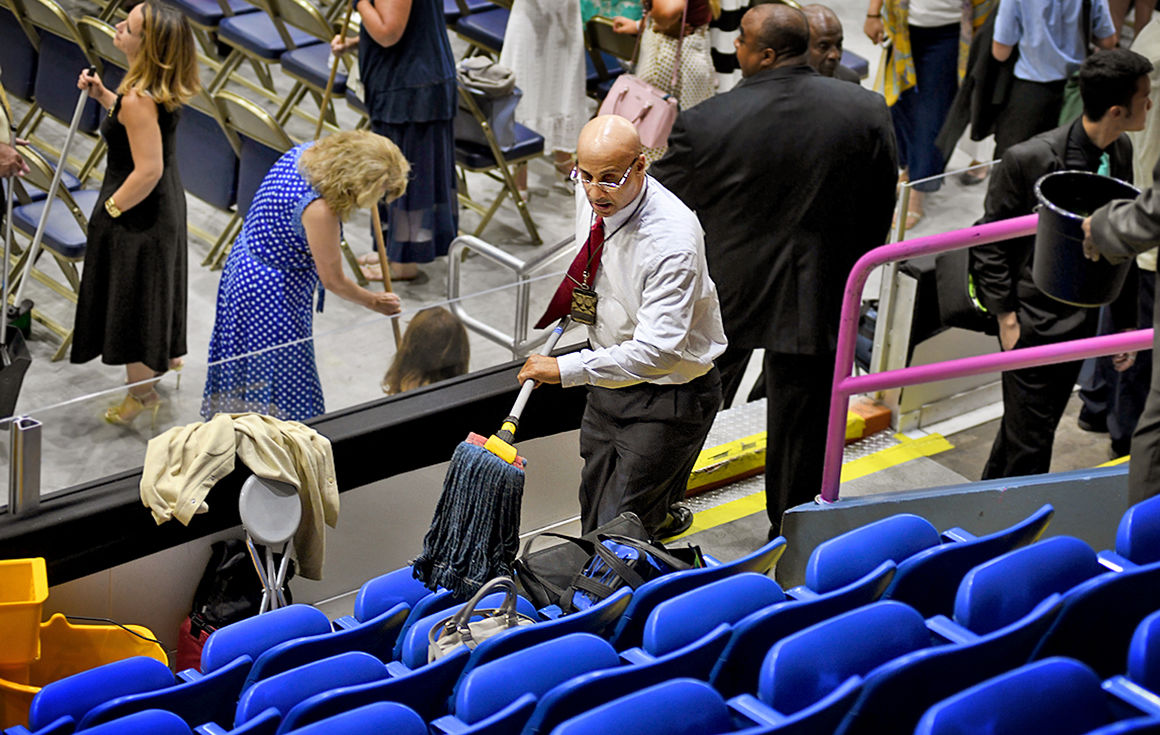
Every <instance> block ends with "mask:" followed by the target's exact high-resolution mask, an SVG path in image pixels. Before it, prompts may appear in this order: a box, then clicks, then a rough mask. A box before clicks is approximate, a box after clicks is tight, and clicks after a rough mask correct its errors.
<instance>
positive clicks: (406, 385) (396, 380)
mask: <svg viewBox="0 0 1160 735" xmlns="http://www.w3.org/2000/svg"><path fill="white" fill-rule="evenodd" d="M470 361H471V347H470V345H469V344H468V342H467V330H466V329H465V328H464V327H463V322H461V321H459V318H458V317H457V316H455V315H454V314H452V313H451V312H450V311H448V310H447V309H444V308H443V307H441V306H432V307H429V308H426V309H423V310H422V311H420V312H419V313H417V314H415V316H414V318H413V319H411V323H410V324H408V325H407V331H406V332H405V333H404V334H403V341H402V342H401V343H400V344H399V351H398V352H396V353H395V359H394V360H393V361H392V362H391V367H390V368H389V369H388V370H387V374H386V375H384V376H383V382H382V386H383V392H384V393H387V394H388V395H394V394H396V393H402V392H403V391H406V390H412V389H414V388H421V387H423V386H424V385H430V384H431V383H438V382H439V381H441V380H447V379H448V378H454V377H456V376H459V375H463V374H464V373H466V372H467V364H468V362H470Z"/></svg>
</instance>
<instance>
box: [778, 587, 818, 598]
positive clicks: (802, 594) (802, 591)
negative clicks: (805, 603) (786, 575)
mask: <svg viewBox="0 0 1160 735" xmlns="http://www.w3.org/2000/svg"><path fill="white" fill-rule="evenodd" d="M785 596H786V597H788V598H790V599H791V600H816V599H817V598H819V597H821V595H819V594H818V593H817V592H814V591H813V590H812V589H810V588H809V587H806V586H805V585H804V584H799V585H798V586H797V587H791V588H790V589H788V590H786V591H785Z"/></svg>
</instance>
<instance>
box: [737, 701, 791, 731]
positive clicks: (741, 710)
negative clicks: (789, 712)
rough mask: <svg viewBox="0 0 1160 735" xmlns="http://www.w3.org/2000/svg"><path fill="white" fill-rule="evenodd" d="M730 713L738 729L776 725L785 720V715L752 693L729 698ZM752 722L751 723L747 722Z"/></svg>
mask: <svg viewBox="0 0 1160 735" xmlns="http://www.w3.org/2000/svg"><path fill="white" fill-rule="evenodd" d="M726 704H728V705H729V710H730V714H731V715H732V716H733V719H734V720H735V721H736V723H737V725H738V728H739V729H744V728H747V727H753V726H755V725H756V726H770V725H778V724H780V723H782V722H784V721H785V719H786V718H785V715H783V714H781V713H780V712H778V711H777V710H775V709H773V708H771V707H770V706H769V705H767V704H765V703H764V702H762V701H761V700H760V699H758V698H757V697H755V696H753V695H752V694H740V695H738V696H736V697H733V698H732V699H730V700H729V701H728V702H726ZM748 723H752V724H748Z"/></svg>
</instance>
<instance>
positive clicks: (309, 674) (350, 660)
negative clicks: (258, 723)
mask: <svg viewBox="0 0 1160 735" xmlns="http://www.w3.org/2000/svg"><path fill="white" fill-rule="evenodd" d="M386 677H387V667H386V666H385V665H383V662H382V661H379V660H378V659H377V658H375V657H374V656H372V655H370V654H369V653H363V652H361V651H351V652H347V653H340V654H338V655H337V656H331V657H329V658H323V659H319V660H317V661H313V662H311V663H308V664H304V665H302V666H298V667H297V668H293V669H290V670H288V671H283V672H282V673H280V674H274V675H273V676H271V677H269V678H267V679H262V680H261V681H259V682H257V683H255V684H253V685H252V686H250V687H249V688H247V689H246V690H245V691H243V692H242V696H241V697H240V698H239V699H238V706H237V710H236V712H235V714H234V725H235V726H238V725H242V724H244V723H246V722H247V721H249V720H251V719H253V718H254V717H256V716H258V715H259V714H261V713H263V712H265V711H266V710H268V709H270V708H273V709H275V710H277V711H278V713H279V714H280V715H285V714H286V713H287V712H289V711H290V710H291V709H293V708H294V707H295V706H296V705H297V704H299V703H300V702H303V701H305V700H307V699H309V698H310V697H313V696H314V695H316V694H321V693H322V692H326V691H329V690H331V689H335V688H338V687H344V686H353V685H356V684H365V683H367V682H371V681H379V680H381V679H385V678H386Z"/></svg>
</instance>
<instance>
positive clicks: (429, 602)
mask: <svg viewBox="0 0 1160 735" xmlns="http://www.w3.org/2000/svg"><path fill="white" fill-rule="evenodd" d="M464 602H465V600H457V599H456V598H454V597H453V596H452V595H451V592H450V591H449V590H445V589H440V590H439V591H438V592H430V593H428V594H427V595H426V596H425V597H422V598H420V599H419V601H418V602H416V603H415V606H414V607H412V608H411V612H409V613H408V614H407V619H406V620H404V621H403V627H402V628H401V629H400V630H399V636H398V638H396V639H395V648H394V650H393V651H392V652H391V659H392V660H394V661H398V660H400V659H401V658H402V657H403V641H404V640H406V638H407V631H409V630H410V629H411V626H412V625H414V624H415V623H416V622H417V621H419V620H422V619H423V618H425V617H428V616H430V615H434V614H435V613H437V612H440V611H441V610H449V609H451V608H453V607H455V606H456V605H457V604H458V605H462V604H463V603H464ZM364 614H366V613H364ZM355 617H359V612H358V602H357V601H356V602H355ZM359 619H360V620H361V619H362V618H359Z"/></svg>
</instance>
